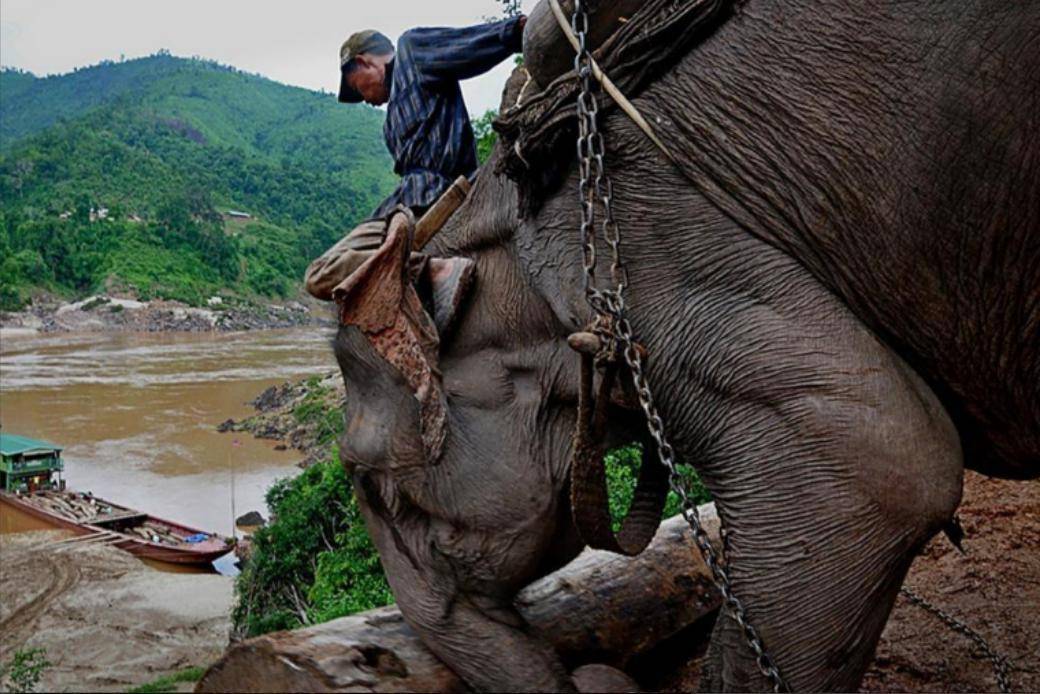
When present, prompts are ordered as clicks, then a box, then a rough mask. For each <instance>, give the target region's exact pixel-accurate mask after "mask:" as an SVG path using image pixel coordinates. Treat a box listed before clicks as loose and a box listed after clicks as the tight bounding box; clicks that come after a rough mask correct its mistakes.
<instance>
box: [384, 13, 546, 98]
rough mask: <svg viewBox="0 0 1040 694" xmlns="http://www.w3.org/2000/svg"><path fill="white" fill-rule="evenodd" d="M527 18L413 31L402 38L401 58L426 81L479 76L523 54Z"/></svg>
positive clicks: (400, 43)
mask: <svg viewBox="0 0 1040 694" xmlns="http://www.w3.org/2000/svg"><path fill="white" fill-rule="evenodd" d="M525 19H526V18H524V17H516V18H513V19H506V20H502V21H499V22H492V23H489V24H480V25H477V26H472V27H464V28H461V29H442V28H429V29H427V28H422V29H411V30H409V31H407V32H405V34H404V35H403V36H402V37H401V40H400V42H399V44H398V50H399V52H400V55H399V57H405V58H406V59H407V60H410V61H411V62H412V63H413V64H414V65H415V69H416V70H417V71H418V72H419V74H420V75H422V77H423V78H424V81H425V80H429V81H430V82H437V81H442V80H454V81H458V80H464V79H469V78H470V77H476V76H477V75H480V74H483V73H485V72H487V71H488V70H490V69H491V68H493V67H495V66H496V65H498V64H499V63H501V62H502V61H503V60H505V59H506V58H508V57H509V56H511V55H513V54H514V53H518V52H519V51H520V48H521V43H522V38H523V23H524V20H525Z"/></svg>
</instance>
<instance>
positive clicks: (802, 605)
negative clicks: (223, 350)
mask: <svg viewBox="0 0 1040 694" xmlns="http://www.w3.org/2000/svg"><path fill="white" fill-rule="evenodd" d="M1038 45H1040V4H1038V3H1007V2H996V1H995V0H976V1H974V2H967V1H958V2H930V1H927V0H923V1H921V2H915V3H907V2H883V3H880V4H879V3H877V2H865V1H862V0H860V1H857V0H842V1H841V2H839V1H837V0H819V1H814V2H808V1H807V0H783V1H782V2H781V1H780V0H748V2H746V3H744V4H743V5H742V9H741V11H740V12H739V13H738V14H736V15H735V16H732V17H730V18H729V19H728V20H727V21H725V22H722V23H720V25H719V26H718V27H717V29H716V30H715V31H714V32H713V33H712V34H711V35H710V36H708V37H707V38H706V39H705V40H704V41H703V42H702V43H701V44H700V45H698V46H697V47H696V48H695V49H694V50H693V51H691V52H690V53H689V54H688V55H686V56H685V57H684V58H683V59H682V60H681V61H680V62H679V63H678V64H677V65H676V66H675V67H674V68H673V69H672V70H670V71H669V72H668V73H667V74H665V75H663V76H661V78H660V79H658V80H657V81H656V82H654V83H653V84H652V85H651V86H649V87H648V88H647V89H646V90H645V91H644V92H643V93H642V94H640V95H639V96H638V98H636V99H635V100H634V101H635V103H636V105H637V106H638V107H639V109H640V110H641V111H642V112H643V113H644V114H645V115H646V116H647V118H648V119H649V120H650V121H651V122H652V123H655V127H656V128H657V129H658V131H659V132H661V133H662V134H663V135H664V136H665V137H666V139H667V142H668V144H669V146H670V147H671V148H672V149H673V151H674V152H675V153H676V155H677V157H678V159H679V161H680V163H681V169H682V170H681V171H679V170H677V169H676V168H675V167H673V166H672V164H670V163H668V161H667V160H666V159H665V158H664V157H663V156H661V154H660V153H659V152H658V151H656V150H655V149H653V147H652V145H650V144H649V143H648V141H647V140H646V138H645V137H644V135H643V134H642V133H641V132H640V131H639V130H638V129H637V128H636V127H635V126H634V125H633V124H632V123H631V122H630V121H629V120H628V119H627V118H626V117H625V116H623V115H621V114H618V113H616V112H615V113H612V114H610V115H609V116H607V117H605V118H603V119H602V121H601V127H602V128H603V130H604V131H605V132H606V142H607V148H608V151H607V166H608V169H609V173H610V174H611V176H612V177H613V181H614V192H615V196H614V197H615V205H616V209H615V213H616V215H617V218H618V221H619V223H620V225H621V228H622V229H623V233H624V242H623V255H624V258H625V261H626V263H627V266H628V270H629V274H630V289H629V292H628V298H629V305H630V318H631V321H632V324H633V327H634V329H635V332H636V334H637V337H638V339H639V340H640V342H642V343H643V344H645V345H646V346H647V347H648V349H649V351H650V355H651V356H650V362H649V368H648V376H649V380H650V383H651V384H652V385H653V388H654V390H655V393H656V397H657V399H658V403H659V406H660V408H661V411H662V414H663V416H664V418H665V422H666V427H667V430H668V432H669V435H670V437H671V439H672V442H673V444H674V446H675V448H676V450H677V453H678V455H679V458H680V459H681V460H682V461H687V462H689V463H691V464H693V465H695V466H696V468H697V469H698V471H699V472H700V474H701V475H702V477H703V478H704V480H705V481H706V484H707V485H708V486H709V488H710V489H711V491H712V493H713V495H714V497H715V499H716V502H717V505H718V509H719V512H720V514H721V516H722V518H723V520H724V522H725V523H726V526H727V537H726V552H727V558H728V561H729V563H730V566H731V572H732V578H733V585H734V590H735V592H736V593H737V595H738V596H739V597H740V598H741V600H742V601H743V602H744V604H745V605H746V606H747V609H748V613H749V615H750V617H751V619H752V621H753V622H754V624H755V626H756V627H757V628H758V630H759V631H760V633H761V635H762V638H763V640H764V642H765V643H766V645H767V647H768V648H769V650H770V651H771V653H772V655H773V656H774V658H775V659H776V662H777V664H778V665H779V667H780V669H781V670H782V672H783V673H784V676H785V677H786V679H787V680H788V682H789V683H790V685H791V686H792V687H793V688H795V689H798V690H802V689H816V690H821V689H822V690H848V689H854V688H855V687H856V686H857V684H858V682H859V680H860V678H861V676H862V674H863V672H864V669H865V668H866V666H867V665H868V663H869V661H870V659H871V657H872V655H873V652H874V648H875V646H876V643H877V640H878V637H879V634H880V632H881V629H882V627H883V626H884V624H885V621H886V619H887V617H888V614H889V611H890V609H891V607H892V604H893V602H894V600H895V597H896V593H897V591H898V588H899V586H900V584H901V582H902V580H903V577H904V576H905V574H906V571H907V569H908V568H909V565H910V563H911V562H912V560H913V558H914V556H915V554H916V553H917V551H918V550H919V549H920V548H921V547H922V546H923V544H924V543H925V542H926V541H927V540H928V539H929V538H930V537H932V536H933V535H934V534H935V533H936V532H937V531H938V530H939V529H940V528H942V527H943V526H944V525H945V524H946V523H948V522H949V521H950V519H951V518H952V515H953V513H954V511H955V509H956V508H957V505H958V503H959V500H960V493H961V479H962V470H963V466H967V467H969V468H972V469H976V470H979V471H981V472H983V473H986V474H990V475H995V476H1002V477H1012V478H1020V479H1028V478H1035V477H1037V476H1038V475H1040V393H1038V389H1040V386H1038V384H1040V334H1038V333H1040V132H1038V129H1040V125H1038V116H1037V114H1040V50H1038V49H1037V46H1038ZM516 87H517V84H516V80H513V81H511V87H510V88H508V89H507V94H506V96H505V97H504V99H505V101H504V103H505V104H511V103H512V101H511V99H512V98H514V97H515V90H516ZM501 156H502V152H501V151H496V152H495V153H494V154H493V155H492V162H491V163H490V164H489V165H487V166H485V167H484V168H483V169H482V170H481V172H480V174H479V176H478V179H477V181H476V184H475V186H474V189H473V192H472V193H471V195H470V198H469V199H468V201H467V202H466V204H465V205H464V206H463V207H462V208H461V209H460V210H459V212H458V213H456V215H455V217H454V218H453V219H452V221H451V222H450V224H449V225H448V227H447V228H446V229H445V230H444V231H443V232H442V233H441V235H440V236H439V237H437V238H436V239H435V240H434V242H433V243H432V244H431V246H429V247H428V250H432V251H433V253H434V255H437V256H442V257H449V256H464V257H468V258H472V259H473V260H474V261H475V262H476V275H475V277H476V280H475V285H474V287H473V289H472V290H471V293H470V296H469V298H468V301H467V303H466V305H465V306H464V307H463V310H462V313H461V315H460V316H458V318H457V320H456V322H455V325H454V327H453V328H452V329H451V331H450V332H448V333H445V334H442V335H439V336H438V340H439V345H438V346H437V350H436V359H435V361H436V364H432V365H431V366H432V367H433V369H434V370H435V372H436V373H437V374H439V377H440V378H441V380H442V383H443V392H444V396H445V397H444V402H445V405H444V406H445V407H446V412H445V415H446V422H447V432H446V438H445V442H444V446H443V451H442V452H441V454H440V456H439V458H438V459H437V460H428V459H427V457H426V456H424V451H423V446H422V443H421V436H420V427H419V415H418V412H419V410H418V404H417V400H416V398H415V396H414V394H413V392H412V390H411V389H410V388H409V386H408V384H407V381H406V379H404V378H403V377H402V376H401V374H400V373H398V372H396V371H395V370H394V369H393V368H392V367H390V366H389V365H388V364H387V363H386V362H384V361H383V360H381V359H380V358H379V357H378V355H377V354H376V352H375V351H374V350H373V348H372V346H371V344H370V343H369V342H368V341H367V340H366V339H365V337H364V336H363V335H362V334H361V333H360V332H359V331H358V330H357V329H356V328H342V329H341V330H340V333H339V335H338V337H337V340H336V344H335V349H336V354H337V358H338V360H339V363H340V365H341V369H342V371H343V377H344V380H345V382H346V385H347V393H348V402H347V406H346V421H347V432H346V434H345V435H344V437H343V441H342V451H343V457H344V462H345V463H346V464H347V465H348V466H349V467H350V468H351V469H352V470H353V475H354V480H355V484H356V490H357V492H358V495H359V499H360V501H361V503H362V506H363V509H364V512H365V516H366V521H367V522H368V524H369V528H370V530H371V532H372V535H373V537H374V539H375V542H376V544H377V546H378V548H379V550H380V553H381V556H382V559H383V562H384V566H385V568H386V571H387V574H388V576H389V579H390V583H391V586H392V587H393V590H394V593H395V595H396V597H397V599H398V602H399V604H400V607H401V609H402V611H403V613H404V615H405V617H406V618H407V619H408V620H409V622H410V623H411V624H412V625H413V626H414V627H415V629H416V630H417V631H418V632H419V633H420V634H421V635H422V637H423V638H424V640H425V642H426V643H427V644H428V645H429V646H430V648H431V649H432V650H433V651H434V652H435V653H436V654H437V655H438V656H439V657H441V658H442V659H443V660H444V661H445V662H446V663H447V664H449V665H450V666H451V667H452V668H453V669H455V670H456V671H457V672H458V673H459V674H460V675H461V676H462V677H463V678H464V679H465V680H466V681H467V682H468V683H469V684H470V685H472V686H473V687H475V688H478V689H498V690H513V691H520V690H565V689H567V688H570V687H572V686H574V685H573V681H572V680H571V679H570V677H569V675H568V673H567V671H566V669H565V668H564V666H563V664H561V663H560V662H559V660H558V658H557V657H556V655H555V654H554V653H553V652H552V650H551V649H550V648H549V647H548V646H547V645H546V643H545V642H544V641H543V640H542V639H541V638H539V636H538V635H537V634H534V633H531V631H530V630H529V629H528V628H527V626H526V625H525V624H524V623H523V621H522V620H521V619H520V617H519V616H518V615H517V613H516V611H515V610H514V609H513V607H512V605H511V600H512V597H513V595H514V593H515V591H516V590H517V589H518V588H519V587H520V586H522V585H524V584H525V583H527V582H529V581H531V580H532V579H534V578H535V577H537V576H540V575H542V574H544V573H545V572H547V571H549V570H551V569H552V568H554V567H556V566H559V565H560V564H562V563H564V562H566V561H568V560H569V559H570V558H571V557H573V556H574V555H575V553H576V552H577V551H578V550H579V549H580V541H579V540H578V539H577V537H576V535H575V533H574V529H573V526H572V523H571V520H570V516H569V514H570V509H569V507H568V500H567V464H568V454H569V448H570V437H571V433H572V430H573V425H574V407H575V397H576V388H577V364H578V361H577V358H576V357H575V356H574V354H573V353H572V352H571V351H570V350H569V349H568V347H567V345H566V341H565V340H566V337H567V335H568V334H570V333H571V332H573V331H576V330H579V329H581V328H582V327H583V326H584V324H585V323H586V322H587V320H588V318H589V310H588V308H587V306H586V304H585V303H584V298H583V294H582V289H581V288H582V277H581V261H580V258H581V254H580V250H579V246H578V239H577V231H576V230H577V227H578V206H577V201H576V195H575V192H574V191H575V188H576V184H577V181H576V167H575V163H574V162H573V161H570V162H566V161H564V162H561V167H564V168H563V169H562V170H561V174H562V176H561V177H562V178H563V179H564V180H563V181H562V182H561V185H560V186H559V188H558V189H557V190H555V192H552V193H551V194H549V195H547V196H546V198H545V199H544V200H543V201H542V204H541V205H540V206H539V207H538V208H537V211H536V212H534V213H533V214H531V215H529V216H528V217H527V218H525V219H522V220H521V219H520V218H519V213H518V209H519V208H518V206H517V184H516V183H515V182H513V181H510V180H508V179H507V178H505V177H504V176H502V175H498V174H496V173H495V172H494V171H495V163H496V160H497V159H498V158H500V157H501ZM606 274H608V273H606V272H605V267H603V266H602V264H601V272H600V275H601V276H603V275H606ZM613 422H614V424H613V426H612V436H613V441H612V442H613V443H624V442H627V441H632V440H639V439H640V438H641V437H643V436H645V433H644V432H645V428H644V424H643V422H642V420H641V419H640V418H639V416H638V413H636V412H634V411H630V410H626V409H623V408H621V407H619V408H618V409H617V410H616V411H615V412H614V413H613ZM764 684H765V683H764V681H763V680H762V679H761V677H760V675H758V672H757V669H756V668H755V666H754V663H753V661H752V659H751V654H750V651H749V650H748V649H747V646H746V644H744V643H743V641H742V639H741V637H740V635H739V633H738V632H737V630H736V628H735V624H734V623H733V622H732V620H730V619H726V618H723V619H720V620H719V623H718V625H717V626H716V631H715V634H714V636H713V639H712V646H711V650H710V652H709V663H708V666H707V668H706V674H705V687H707V688H710V689H725V690H733V689H760V688H762V687H763V686H764Z"/></svg>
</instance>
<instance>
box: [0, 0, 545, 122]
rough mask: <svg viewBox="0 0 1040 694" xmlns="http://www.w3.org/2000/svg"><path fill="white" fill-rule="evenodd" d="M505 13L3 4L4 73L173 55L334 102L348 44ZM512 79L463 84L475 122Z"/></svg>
mask: <svg viewBox="0 0 1040 694" xmlns="http://www.w3.org/2000/svg"><path fill="white" fill-rule="evenodd" d="M534 4H535V0H524V2H523V7H524V9H525V11H529V10H530V9H531V8H532V7H533V6H534ZM500 12H501V6H500V5H499V3H497V2H495V1H494V0H444V1H443V2H437V1H436V0H290V1H289V2H282V1H275V0H174V1H169V0H164V1H159V0H0V64H2V65H4V66H6V67H17V68H21V69H23V70H28V71H30V72H32V73H34V74H36V75H39V76H44V75H50V74H59V73H64V72H69V71H70V70H72V69H73V68H75V67H82V66H85V65H92V64H94V63H97V62H99V61H101V60H105V59H109V60H119V58H120V56H125V57H126V58H128V59H129V58H136V57H140V56H144V55H149V54H151V53H155V52H156V51H157V50H159V49H160V48H166V49H168V50H169V51H170V52H171V53H173V54H174V55H179V56H200V57H203V58H211V59H214V60H217V61H219V62H221V63H225V64H228V65H233V66H234V67H237V68H240V69H242V70H246V71H248V72H255V73H259V74H261V75H264V76H266V77H270V78H271V79H273V80H276V81H278V82H284V83H286V84H293V85H298V86H301V87H307V88H310V89H325V90H326V91H330V92H332V91H335V90H336V89H337V88H338V87H339V47H340V44H341V43H342V42H343V41H344V39H346V37H347V36H348V35H350V34H351V33H352V32H354V31H357V30H360V29H368V28H372V29H378V30H380V31H382V32H383V33H385V34H386V35H387V36H390V37H391V39H394V40H396V38H397V37H398V36H399V35H400V34H401V33H403V32H404V31H405V30H406V29H409V28H411V27H414V26H466V25H469V24H476V23H479V22H481V21H483V20H484V18H485V17H489V16H495V15H498V14H500ZM507 62H508V61H507ZM511 69H512V67H511V65H508V64H507V65H500V66H499V67H498V68H496V69H495V70H493V71H492V72H490V73H488V74H487V75H484V76H482V77H478V78H476V79H472V80H468V81H466V82H463V83H462V88H463V92H464V94H465V96H466V102H467V104H468V105H469V109H470V112H471V113H472V114H474V115H477V114H480V113H483V112H484V111H485V110H486V109H488V108H494V107H497V106H498V101H499V96H500V94H501V92H502V85H503V84H504V83H505V80H506V78H507V77H508V76H509V72H510V70H511Z"/></svg>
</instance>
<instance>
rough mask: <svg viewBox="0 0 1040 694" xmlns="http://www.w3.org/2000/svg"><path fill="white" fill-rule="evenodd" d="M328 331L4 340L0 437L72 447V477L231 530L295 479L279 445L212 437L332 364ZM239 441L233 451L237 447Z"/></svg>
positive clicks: (68, 465) (74, 484)
mask: <svg viewBox="0 0 1040 694" xmlns="http://www.w3.org/2000/svg"><path fill="white" fill-rule="evenodd" d="M329 338H330V335H329V331H328V330H327V329H317V328H308V329H305V330H291V331H264V332H250V333H235V334H203V335H199V334H170V333H166V334H156V335H140V334H126V333H93V334H49V335H41V334H29V335H20V334H12V333H8V332H4V333H2V334H0V425H2V427H3V431H5V432H8V433H12V434H21V435H24V436H30V437H33V438H39V439H44V440H46V441H50V442H52V443H55V444H57V445H60V446H64V447H65V452H64V458H65V479H66V480H67V483H68V486H69V488H71V489H75V490H79V491H88V490H89V491H91V492H93V493H94V494H96V495H97V496H100V497H103V498H105V499H108V500H110V501H113V502H116V503H118V504H122V505H126V506H130V507H132V508H136V509H138V510H140V511H144V512H147V513H150V514H153V515H156V516H159V517H161V518H166V519H169V520H175V521H179V522H181V523H185V524H187V525H191V526H194V527H198V528H201V529H203V530H209V531H215V532H219V533H223V534H230V532H231V526H232V522H233V515H232V498H234V509H235V513H236V514H238V515H241V514H243V513H245V512H246V511H251V510H257V511H260V512H261V513H263V514H264V515H265V516H266V515H267V509H266V507H265V506H264V503H263V496H264V492H265V491H266V490H267V488H268V487H269V486H270V485H271V483H272V482H273V481H274V480H276V479H277V478H279V477H284V476H287V475H292V474H295V473H296V472H297V469H296V468H295V467H294V463H295V462H296V461H297V460H299V458H300V455H299V454H298V453H297V452H294V451H277V450H275V449H274V445H275V442H270V441H261V440H257V439H254V438H252V437H251V436H250V435H248V434H237V433H228V434H221V433H218V432H217V431H216V425H217V424H219V423H220V422H222V421H223V420H225V419H227V418H229V417H233V418H236V419H238V418H241V417H244V416H246V415H248V414H250V413H251V412H252V408H251V407H250V406H249V404H248V403H249V401H250V400H252V399H253V398H254V397H256V396H257V395H258V394H259V393H260V392H261V391H263V390H264V388H266V387H268V386H270V385H273V384H276V383H281V382H283V381H286V380H289V379H296V378H301V377H304V376H308V375H311V374H320V373H326V372H328V371H329V370H332V369H334V368H335V361H334V359H333V357H332V354H331V350H330V348H329ZM236 441H237V442H238V445H235V442H236Z"/></svg>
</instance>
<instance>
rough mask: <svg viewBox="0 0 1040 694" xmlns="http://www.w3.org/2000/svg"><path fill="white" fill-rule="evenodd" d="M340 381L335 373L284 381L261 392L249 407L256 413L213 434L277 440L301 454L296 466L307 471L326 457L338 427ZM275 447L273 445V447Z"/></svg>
mask: <svg viewBox="0 0 1040 694" xmlns="http://www.w3.org/2000/svg"><path fill="white" fill-rule="evenodd" d="M344 397H345V393H344V389H343V380H342V379H341V378H340V376H339V374H338V373H337V372H334V371H333V372H328V373H326V374H323V375H321V376H312V377H310V378H305V379H301V380H299V381H286V382H284V383H280V384H278V385H273V386H271V387H269V388H267V389H266V390H264V391H263V392H262V393H260V395H258V396H257V397H256V398H255V399H254V400H253V401H252V402H251V403H250V404H251V405H252V406H253V409H255V410H256V414H255V415H253V416H252V417H247V418H246V419H241V420H237V421H236V420H234V419H228V420H225V421H223V422H221V423H220V424H218V425H217V431H220V432H229V431H241V432H248V433H250V434H252V435H253V436H255V437H256V438H259V439H268V440H273V441H280V442H282V443H280V444H278V446H281V447H282V448H283V449H284V448H286V447H288V448H292V449H294V450H297V451H300V452H301V453H304V454H305V456H306V457H304V459H303V460H301V461H300V462H299V463H297V465H298V466H299V467H302V468H307V467H310V466H311V465H313V464H314V463H315V462H317V461H319V460H324V459H325V458H326V457H328V455H329V452H330V448H331V445H332V443H333V439H334V436H335V434H336V433H338V432H337V431H336V430H335V429H333V428H331V427H334V425H335V424H336V423H339V424H340V426H342V411H343V399H344ZM276 447H277V446H276Z"/></svg>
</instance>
